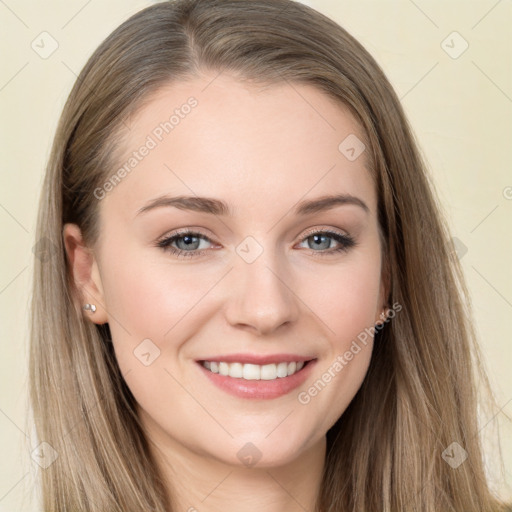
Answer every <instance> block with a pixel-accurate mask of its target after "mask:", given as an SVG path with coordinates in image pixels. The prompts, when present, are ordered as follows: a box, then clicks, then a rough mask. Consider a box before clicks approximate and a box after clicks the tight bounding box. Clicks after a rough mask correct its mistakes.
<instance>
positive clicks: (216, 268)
mask: <svg viewBox="0 0 512 512" xmlns="http://www.w3.org/2000/svg"><path fill="white" fill-rule="evenodd" d="M215 77H216V75H213V74H212V75H203V76H201V78H195V79H193V80H190V81H188V82H181V83H177V84H169V85H168V86H166V87H164V88H162V89H160V90H159V91H157V93H155V94H154V95H153V96H152V97H151V98H150V99H149V101H147V102H146V103H145V104H144V106H143V107H142V109H141V110H140V111H139V112H137V114H136V115H135V116H133V117H132V118H131V119H130V121H129V123H128V126H129V130H128V129H127V130H126V132H125V134H124V138H123V144H122V152H123V156H121V158H119V165H123V163H124V162H126V160H127V158H128V157H129V156H130V155H131V153H132V152H133V151H134V150H137V149H138V148H139V147H140V146H141V145H142V144H143V143H144V141H145V140H146V137H147V136H148V134H151V133H152V131H153V130H154V128H155V126H157V125H158V124H159V123H160V122H162V121H163V120H165V119H167V118H168V117H169V114H167V113H168V112H172V111H173V110H174V109H175V108H177V107H179V106H180V105H182V104H184V103H185V102H186V101H187V98H189V97H190V96H194V97H195V98H196V99H197V101H198V105H197V107H195V108H194V109H193V110H192V111H191V112H190V114H189V115H187V116H185V117H184V118H183V119H181V120H180V124H179V125H178V126H176V127H175V128H174V130H173V131H172V132H171V133H169V134H167V135H166V136H165V137H164V138H163V140H162V141H161V142H160V143H159V144H158V146H157V147H156V148H154V149H152V150H151V152H150V153H149V154H148V155H147V156H146V157H145V158H144V159H143V160H142V161H141V162H140V163H138V165H137V166H136V168H134V170H133V171H132V172H131V173H130V174H129V175H127V176H126V177H125V178H124V179H123V180H122V181H121V183H119V184H118V185H117V186H116V187H115V188H114V189H113V190H112V191H111V192H109V193H108V194H107V196H106V197H105V198H104V199H102V200H101V201H99V204H98V207H99V216H100V217H99V219H100V227H101V229H100V237H99V240H98V242H97V244H95V246H94V247H85V245H84V244H83V241H82V239H81V234H80V230H79V228H78V227H77V226H76V225H73V224H66V225H65V226H64V230H63V237H64V241H65V245H66V251H67V254H68V257H69V260H70V262H71V265H72V269H73V275H74V279H75V282H76V283H77V285H78V287H79V289H80V290H81V292H82V297H81V298H82V300H83V302H82V304H85V303H86V302H89V303H92V304H95V305H96V306H97V311H96V312H95V313H93V314H92V313H90V312H84V315H85V316H86V317H87V318H88V319H90V321H92V322H95V323H98V324H102V323H105V322H108V323H109V325H110V329H111V333H112V340H113V344H114V349H115V353H116V357H117V360H118V363H119V366H120V368H121V371H122V373H123V375H124V377H125V379H126V382H127V384H128V386H129V387H130V389H131V391H132V393H133V394H134V396H135V398H136V400H137V403H138V413H139V416H140V418H141V420H142V423H143V425H144V428H145V430H146V433H147V435H148V437H149V439H150V440H151V441H152V442H153V444H152V450H153V453H154V455H155V457H156V459H157V462H158V464H159V465H160V467H161V469H162V471H163V474H164V475H165V478H166V480H167V482H168V486H169V489H170V490H172V492H173V493H174V497H175V500H176V503H177V508H175V509H174V510H183V511H185V510H189V511H192V510H199V511H225V510H231V509H233V505H232V503H236V510H238V511H240V512H244V511H249V510H251V511H252V510H254V506H255V503H258V507H259V508H261V509H263V510H266V511H268V512H278V511H287V512H290V511H299V510H300V511H302V510H313V509H314V503H315V499H316V497H317V494H318V491H319V486H320V483H321V472H322V469H323V466H324V458H325V450H326V442H325V434H326V432H327V430H328V429H329V428H330V427H331V426H332V425H333V424H334V423H335V422H336V420H337V419H338V418H339V417H340V416H341V415H342V413H343V412H344V410H345V409H346V408H347V406H348V404H349V403H350V401H351V400H352V398H353V397H354V395H355V394H356V392H357V390H358V389H359V387H360V385H361V383H362V381H363V379H364V376H365V374H366V372H367V369H368V365H369V361H370V357H371V351H372V348H373V339H372V338H371V337H369V339H368V343H367V344H366V345H361V347H362V350H361V351H360V352H358V354H357V355H356V356H354V358H353V359H352V360H351V361H350V362H349V363H348V364H347V365H346V366H345V367H344V368H343V370H342V371H341V372H338V374H337V375H336V377H334V378H332V380H331V381H330V382H329V383H328V385H326V386H325V387H324V389H323V390H322V391H321V392H319V393H318V394H317V396H315V397H313V398H312V399H311V401H310V402H309V403H308V404H301V403H300V402H299V401H298V398H297V395H298V393H299V392H300V391H304V390H307V389H308V388H309V387H310V386H311V385H312V384H313V383H314V382H315V381H316V380H317V379H319V378H320V377H321V376H322V374H323V373H324V372H325V371H326V370H327V369H328V368H329V367H330V366H332V364H333V362H334V361H335V359H336V357H337V356H338V355H340V354H343V353H344V352H346V351H347V350H348V349H349V347H350V345H351V343H352V341H353V340H354V339H356V337H357V336H358V334H360V333H361V332H363V331H364V329H365V328H369V327H371V326H373V325H374V324H375V323H377V322H378V321H379V320H382V317H381V316H380V315H381V313H382V311H383V309H384V308H385V297H386V295H387V289H386V286H385V282H384V280H383V279H382V276H381V269H382V259H381V247H380V241H379V236H378V222H377V213H376V212H377V197H376V192H375V189H374V185H373V182H372V180H371V177H370V174H369V172H368V170H367V169H366V168H365V165H366V163H367V162H366V155H365V153H364V152H363V154H362V155H361V156H360V157H359V158H357V159H356V160H354V161H349V160H348V159H347V158H346V157H345V155H344V154H342V153H341V152H340V151H339V149H338V146H339V144H340V142H341V141H343V139H345V137H347V136H348V135H349V134H356V135H357V136H358V137H359V138H360V139H362V138H363V135H362V133H361V130H360V128H359V126H358V124H357V123H356V122H355V120H354V118H353V117H352V116H351V115H350V114H349V112H348V110H347V109H345V108H344V107H342V106H340V105H339V104H338V103H336V102H334V101H333V100H332V99H331V98H329V97H328V96H327V95H325V94H324V93H323V92H321V91H319V90H317V89H316V88H314V87H312V86H309V85H298V84H294V85H293V88H292V87H291V85H289V84H286V83H283V84H279V85H272V86H269V87H266V88H258V87H256V86H254V85H247V84H245V85H244V84H242V83H241V82H240V81H237V79H236V78H235V77H234V76H230V75H228V74H227V73H223V74H221V75H220V76H217V77H216V78H215ZM208 84H209V85H208ZM115 169H117V167H116V168H115ZM115 169H113V171H112V172H115ZM164 193H166V194H169V195H172V196H177V195H197V196H206V197H211V198H217V199H222V200H224V201H225V202H226V203H227V204H228V205H229V206H230V208H231V209H232V210H233V216H232V217H230V216H220V215H212V214H207V213H199V212H194V211H186V210H183V209H178V208H174V207H162V208H156V209H153V210H151V211H148V212H145V213H143V214H140V215H137V210H138V209H139V208H141V207H143V206H144V205H145V204H146V203H147V202H148V201H150V200H151V199H153V198H155V197H157V196H160V195H162V194H164ZM334 193H348V194H351V195H353V196H356V197H358V198H360V199H361V200H363V201H364V202H365V203H366V205H367V206H368V208H369V212H368V213H366V212H365V211H364V210H363V209H362V208H360V207H358V206H356V205H353V204H345V205H338V206H335V207H333V208H331V209H328V210H325V211H320V212H316V213H312V214H309V215H305V216H302V217H300V216H296V215H294V214H293V209H294V207H295V205H296V203H297V202H299V201H301V200H307V199H314V198H318V197H321V196H324V195H328V194H334ZM180 228H193V229H199V230H200V231H201V232H202V233H203V234H204V235H205V236H207V237H208V238H207V239H204V240H203V241H202V242H201V245H200V247H199V249H198V250H204V252H203V254H202V255H199V256H197V257H190V258H178V257H176V256H174V255H173V254H171V253H170V252H169V251H167V252H166V251H165V250H164V249H162V248H159V247H157V246H156V242H157V241H158V240H159V239H161V238H163V237H164V236H165V235H170V234H173V232H175V231H176V230H177V229H180ZM325 229H330V230H334V231H336V232H339V233H341V234H344V235H347V234H348V235H349V236H351V237H352V238H353V239H354V240H355V241H356V244H357V245H356V246H354V247H351V248H349V249H348V250H347V251H340V252H332V251H333V249H334V248H337V247H339V245H340V244H339V242H337V241H336V240H335V239H333V238H330V237H329V235H327V238H326V239H324V240H320V241H317V242H316V244H320V246H318V245H316V244H315V240H313V239H312V238H311V235H310V234H309V233H310V232H314V231H316V230H318V231H321V230H325ZM247 236H252V237H253V238H254V239H255V240H256V241H257V242H258V243H259V244H260V246H261V247H262V249H263V252H262V253H261V254H260V255H259V257H257V259H256V260H255V261H254V262H252V263H250V264H249V263H247V261H245V260H244V259H243V258H242V257H241V256H240V255H239V253H237V250H236V249H237V247H238V246H239V244H241V242H242V241H244V239H245V238H246V237H247ZM308 237H309V238H308ZM329 244H330V245H329ZM173 246H174V247H179V248H181V249H182V250H184V249H183V247H185V244H184V243H183V239H181V241H180V242H179V244H178V242H174V244H173ZM197 247H198V245H197V244H196V245H193V249H195V248H197ZM193 249H192V250H193ZM251 250H253V249H251ZM329 251H331V253H330V254H324V255H322V254H320V253H321V252H323V253H327V252H329ZM144 339H150V340H151V341H152V343H154V345H155V346H157V347H158V349H159V350H160V355H159V357H157V358H156V359H155V360H154V361H153V362H152V363H151V364H150V365H148V366H146V365H144V364H143V363H142V362H141V361H140V360H139V359H138V358H137V357H135V355H134V350H135V349H136V347H137V346H138V345H139V344H140V343H141V342H142V340H144ZM239 352H243V353H257V354H275V353H283V352H285V353H288V352H289V353H295V354H300V355H308V356H311V357H315V358H317V359H318V361H317V364H316V366H315V367H314V371H313V373H312V375H310V377H309V378H308V379H307V381H306V383H305V384H304V385H302V386H300V388H298V389H296V390H294V391H292V392H291V393H289V394H287V395H285V396H282V397H279V398H275V399H271V400H247V399H243V398H237V397H234V396H231V395H228V394H227V393H225V392H224V391H222V390H220V389H218V388H217V387H216V386H213V385H212V384H211V383H210V381H209V379H207V378H206V377H205V376H204V375H203V374H202V373H201V370H200V368H198V366H197V363H196V362H195V361H196V360H197V359H203V358H206V357H207V356H213V355H217V354H230V353H239ZM246 443H252V444H253V445H254V446H256V447H257V449H258V450H259V452H260V453H261V458H260V460H259V461H258V463H257V464H256V465H255V466H252V467H248V466H247V465H245V464H244V463H243V462H242V460H240V459H239V457H238V456H237V453H238V452H239V450H240V449H241V448H242V447H244V445H246Z"/></svg>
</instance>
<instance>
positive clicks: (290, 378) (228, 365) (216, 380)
mask: <svg viewBox="0 0 512 512" xmlns="http://www.w3.org/2000/svg"><path fill="white" fill-rule="evenodd" d="M317 362H318V360H317V359H310V360H306V361H293V360H291V361H280V362H276V363H268V362H267V364H255V363H241V362H237V361H236V360H234V361H231V362H227V361H207V360H201V361H197V368H199V370H200V371H201V372H202V373H203V375H204V376H205V377H206V378H207V380H206V382H209V383H211V384H213V385H214V386H215V387H217V388H219V389H220V390H222V391H224V392H225V393H228V394H230V395H232V396H235V397H238V398H246V399H262V400H268V399H273V398H278V397H280V396H284V395H287V394H289V393H291V391H293V390H294V389H296V388H298V387H299V386H301V385H302V384H304V382H305V381H306V379H307V378H308V377H309V376H310V375H311V372H312V371H313V368H314V366H315V364H316V363H317Z"/></svg>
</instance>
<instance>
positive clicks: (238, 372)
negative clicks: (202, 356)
mask: <svg viewBox="0 0 512 512" xmlns="http://www.w3.org/2000/svg"><path fill="white" fill-rule="evenodd" d="M201 364H202V365H203V366H204V367H205V368H206V369H207V370H210V371H211V372H212V373H218V374H220V375H225V376H228V377H232V378H236V379H245V380H275V379H282V378H285V377H289V376H290V375H293V374H294V373H296V372H298V371H299V370H301V369H302V367H303V366H304V361H291V362H289V363H287V362H282V363H278V364H264V365H259V364H243V363H237V362H235V363H227V362H225V361H221V362H216V361H203V362H202V363H201Z"/></svg>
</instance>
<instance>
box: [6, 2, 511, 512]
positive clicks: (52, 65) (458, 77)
mask: <svg viewBox="0 0 512 512" xmlns="http://www.w3.org/2000/svg"><path fill="white" fill-rule="evenodd" d="M304 3H307V4H308V5H311V6H312V7H314V8H316V9H318V10H319V11H321V12H323V13H324V14H326V15H327V16H329V17H331V18H333V19H334V20H336V21H337V22H338V23H340V24H341V25H342V26H344V27H345V28H346V29H347V30H348V31H349V32H350V33H352V34H353V35H354V36H355V37H356V38H358V39H359V41H361V43H363V45H364V46H365V47H366V48H367V49H368V50H369V51H370V52H371V53H372V54H373V56H374V57H375V58H376V59H377V61H378V62H379V63H380V65H381V66H382V67H383V69H384V71H385V72H386V73H387V75H388V77H389V79H390V80H391V82H392V84H393V85H394V87H395V88H396V90H397V92H398V94H399V96H400V97H401V99H402V101H403V105H404V107H405V109H406V112H407V114H408V116H409V118H410V120H411V123H412V125H413V128H414V130H415V133H416V135H417V138H418V140H419V143H420V145H421V148H422V150H423V152H424V154H425V156H426V158H427V160H428V161H429V163H430V168H431V172H432V175H433V178H434V181H435V183H436V188H437V190H438V194H439V196H440V198H441V201H442V203H443V205H444V207H445V211H446V215H447V216H448V219H449V222H450V224H451V226H452V234H453V235H454V236H455V237H457V238H458V239H459V240H460V244H459V246H460V247H461V248H462V249H463V250H466V249H467V252H466V253H465V254H463V251H462V252H461V255H462V256H461V257H462V259H461V261H462V263H463V266H464V270H465V273H466V276H467V281H468V285H469V288H470V291H471V293H472V297H473V304H474V313H475V321H476V324H477V327H478V332H479V334H480V337H481V345H482V349H483V353H484V356H485V364H486V365H487V368H488V371H489V374H490V377H491V382H492V384H493V386H494V389H495V392H496V396H497V400H498V403H499V404H500V407H501V406H502V410H501V412H499V413H498V414H497V415H496V416H495V417H494V418H493V417H490V418H489V417H483V418H482V419H481V424H482V435H483V436H484V439H485V442H486V443H487V444H488V446H489V448H488V450H487V454H488V455H487V459H488V466H489V473H490V476H491V478H492V480H493V485H494V487H495V489H496V492H498V493H500V494H501V495H504V496H508V497H512V490H511V486H510V482H511V480H512V426H511V418H512V376H511V375H512V372H511V368H510V362H511V355H512V346H511V343H510V341H511V340H510V319H511V318H512V271H511V266H510V262H511V261H512V244H511V236H510V233H511V224H512V223H511V220H512V173H511V165H510V164H511V158H510V157H511V142H510V141H511V134H512V44H511V43H512V37H511V35H510V27H511V26H512V4H511V2H508V1H496V0H482V1H479V2H474V1H473V2H470V1H462V0H460V1H453V0H452V1H420V0H417V1H415V2H413V1H406V0H400V1H368V0H365V1H362V0H357V1H356V0H349V1H345V0H310V1H308V2H304ZM146 5H149V2H144V1H141V0H140V1H135V0H109V1H103V2H100V1H97V0H96V1H95V0H92V1H91V0H90V1H86V0H73V1H61V2H58V1H56V0H50V1H46V2H41V3H39V2H35V1H28V0H22V1H16V0H0V23H1V27H2V30H1V31H0V38H1V43H0V44H1V49H2V55H3V56H4V57H3V63H2V66H1V69H0V108H1V111H2V117H1V119H2V123H1V130H2V131H1V137H0V140H1V148H2V172H1V175H0V225H1V229H2V261H1V265H0V311H1V319H2V321H1V355H2V356H1V358H0V434H1V435H0V454H1V457H0V461H1V467H0V512H2V511H9V512H12V511H14V510H16V511H32V510H35V506H34V503H33V501H34V499H33V497H34V487H33V483H32V478H33V477H32V472H33V469H34V466H35V463H34V462H32V461H31V458H30V453H29V451H28V450H27V449H25V445H24V442H25V441H26V440H27V437H26V435H25V434H24V431H25V421H26V416H25V401H26V388H25V385H26V376H27V370H26V366H27V312H28V310H27V307H28V301H29V293H30V285H31V265H32V260H33V253H32V247H33V245H34V243H35V240H34V227H35V214H36V211H35V206H36V203H37V200H38V195H39V190H40V186H41V179H42V175H43V169H44V165H45V163H46V159H47V157H48V153H49V147H50V142H51V139H52V136H53V133H54V130H55V126H56V123H57V119H58V116H59V114H60V110H61V108H62V105H63V103H64V101H65V98H66V96H67V94H68V92H69V90H70V89H71V86H72V84H73V82H74V80H75V76H76V75H77V74H78V73H79V71H80V69H81V68H82V66H83V65H84V63H85V61H86V59H87V58H88V56H89V55H90V54H91V53H92V51H93V50H94V49H95V48H96V46H97V45H98V44H99V43H100V41H101V40H102V39H103V38H104V37H106V36H107V35H108V34H109V33H110V32H111V31H112V30H113V29H114V28H115V27H116V26H118V25H119V24H120V23H121V22H122V21H123V20H125V19H126V18H127V17H128V16H129V15H131V14H133V13H135V12H136V11H137V10H139V9H140V8H142V7H145V6H146ZM43 31H46V32H48V33H49V34H51V37H53V38H54V39H55V40H56V41H57V42H58V48H57V50H56V51H55V52H54V53H53V54H52V55H51V56H49V57H48V58H46V59H43V58H41V57H40V56H39V55H38V53H36V51H34V50H33V49H32V47H31V43H32V41H34V40H35V41H36V43H37V42H38V41H40V37H39V35H40V34H41V32H43ZM454 31H456V32H458V34H459V35H457V34H455V35H453V34H452V33H453V32H454ZM450 34H452V35H450ZM41 37H48V36H41ZM47 41H49V40H47ZM443 41H445V42H444V43H443ZM466 44H468V45H469V46H468V48H467V50H466V51H464V52H463V53H461V54H460V55H458V54H459V53H460V52H461V50H463V49H464V46H465V45H466ZM45 48H47V49H48V48H49V45H48V44H47V45H45ZM40 51H42V50H40ZM454 57H457V58H454ZM440 357H442V354H440ZM498 431H499V433H500V436H501V443H502V448H503V452H504V455H505V469H506V475H505V479H506V480H508V486H507V485H506V483H505V481H504V480H503V479H502V480H501V481H500V478H499V473H498V469H499V467H498V466H497V464H496V459H495V458H494V455H492V454H493V453H494V452H493V446H494V440H495V439H496V436H497V432H498ZM29 443H30V441H29Z"/></svg>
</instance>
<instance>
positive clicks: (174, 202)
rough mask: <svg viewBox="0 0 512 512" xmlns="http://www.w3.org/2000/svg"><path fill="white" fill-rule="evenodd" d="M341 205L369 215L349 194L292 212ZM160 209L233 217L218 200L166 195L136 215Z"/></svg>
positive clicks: (301, 205)
mask: <svg viewBox="0 0 512 512" xmlns="http://www.w3.org/2000/svg"><path fill="white" fill-rule="evenodd" d="M342 205H354V206H359V207H360V208H362V209H363V210H364V211H365V213H367V214H368V213H370V209H369V208H368V206H367V204H366V203H365V202H364V201H363V200H362V199H360V198H359V197H356V196H353V195H351V194H336V195H326V196H322V197H318V198H316V199H309V200H304V201H301V202H299V203H298V204H297V205H296V206H295V209H294V210H293V211H294V213H295V215H298V216H301V215H309V214H312V213H317V212H320V211H325V210H330V209H331V208H335V207H336V206H342ZM162 207H174V208H179V209H180V210H192V211H195V212H200V213H209V214H213V215H227V216H233V212H232V210H231V209H230V208H229V206H228V205H227V204H226V203H225V202H224V201H221V200H219V199H213V198H210V197H197V196H177V197H170V196H166V195H165V196H160V197H157V198H155V199H152V200H151V201H149V202H148V203H147V204H146V205H145V206H143V207H142V208H139V210H137V215H140V214H141V213H145V212H148V211H150V210H154V209H155V208H162Z"/></svg>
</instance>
